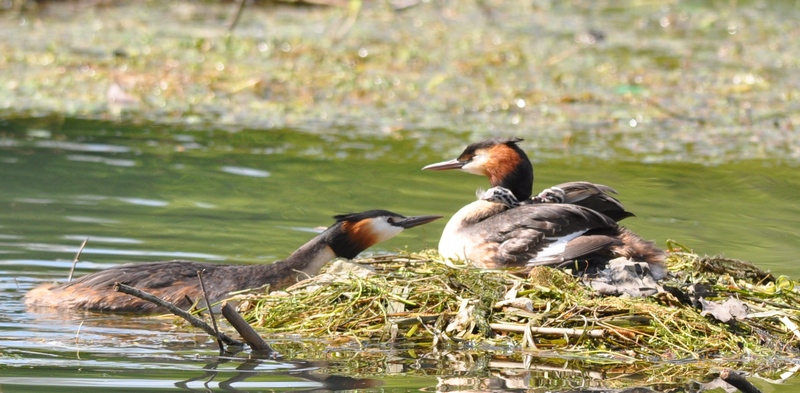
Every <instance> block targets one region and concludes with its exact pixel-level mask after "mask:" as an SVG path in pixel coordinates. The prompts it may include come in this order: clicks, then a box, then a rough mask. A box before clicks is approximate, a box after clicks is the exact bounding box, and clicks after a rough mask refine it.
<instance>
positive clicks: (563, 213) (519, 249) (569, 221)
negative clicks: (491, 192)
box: [481, 204, 617, 265]
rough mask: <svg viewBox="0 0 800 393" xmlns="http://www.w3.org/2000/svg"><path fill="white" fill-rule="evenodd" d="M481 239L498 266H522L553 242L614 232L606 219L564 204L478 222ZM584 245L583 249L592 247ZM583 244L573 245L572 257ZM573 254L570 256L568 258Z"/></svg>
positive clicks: (521, 209) (515, 211) (527, 207)
mask: <svg viewBox="0 0 800 393" xmlns="http://www.w3.org/2000/svg"><path fill="white" fill-rule="evenodd" d="M481 227H482V233H481V235H482V237H483V238H484V239H485V240H486V241H487V243H490V244H493V245H491V246H490V245H487V248H490V249H492V250H494V251H495V252H496V255H495V256H494V259H495V262H497V263H500V264H510V265H519V264H526V263H527V262H528V261H529V260H530V259H533V258H535V257H536V254H538V253H539V252H541V251H542V250H543V249H544V248H545V247H547V246H548V245H550V244H551V243H553V242H554V241H556V239H557V238H559V237H562V236H566V235H569V234H573V233H576V232H583V231H587V230H592V229H599V228H611V229H613V228H617V224H616V223H615V222H614V221H613V220H612V219H610V218H609V217H607V216H605V215H603V214H600V213H597V212H596V211H593V210H590V209H587V208H584V207H581V206H577V205H567V204H538V205H523V206H520V207H517V208H514V209H509V210H507V211H505V212H502V213H500V214H496V215H494V216H491V217H489V218H487V219H486V220H484V221H483V222H482V225H481ZM590 244H591V242H588V241H587V242H586V243H585V246H586V247H585V248H586V249H591V250H595V246H589V245H590ZM582 246H584V244H582V243H577V244H576V247H575V248H574V250H575V253H577V252H579V250H580V249H581V248H583V247H582ZM572 254H574V253H570V255H572ZM578 256H580V255H578Z"/></svg>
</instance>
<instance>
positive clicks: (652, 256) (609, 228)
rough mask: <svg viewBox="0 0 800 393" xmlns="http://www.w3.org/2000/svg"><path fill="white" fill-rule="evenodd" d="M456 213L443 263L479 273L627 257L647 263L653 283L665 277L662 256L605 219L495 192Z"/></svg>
mask: <svg viewBox="0 0 800 393" xmlns="http://www.w3.org/2000/svg"><path fill="white" fill-rule="evenodd" d="M479 198H480V199H479V200H477V201H475V202H472V203H470V204H469V205H466V206H464V207H463V208H461V209H460V210H459V211H458V212H456V213H455V214H454V215H453V217H452V218H451V219H450V221H449V222H448V223H447V225H446V226H445V229H444V231H443V232H442V237H441V239H440V240H439V254H441V256H442V257H445V258H450V259H456V260H467V261H470V262H471V263H472V264H473V265H475V266H477V267H481V268H489V269H495V268H518V269H521V270H523V271H529V270H530V269H532V268H533V267H535V266H559V267H564V266H570V265H573V264H574V263H575V262H579V263H581V264H583V263H584V262H585V263H587V264H588V265H592V266H598V265H604V264H605V262H608V261H609V260H611V259H614V258H617V257H625V258H627V259H629V260H632V261H636V262H647V264H648V265H649V266H650V270H651V272H652V275H653V277H655V278H656V279H660V278H663V277H664V276H665V275H666V268H665V266H664V258H665V255H664V252H663V251H662V250H660V249H659V248H658V247H656V246H655V245H654V244H653V243H652V242H649V241H646V240H643V239H641V238H640V237H639V236H637V235H636V234H634V233H633V232H631V231H629V230H627V229H626V228H623V227H621V226H619V225H618V224H617V223H616V222H615V221H614V220H612V219H611V218H609V217H608V216H606V215H605V214H602V213H598V212H597V211H595V210H592V209H589V208H586V207H583V206H579V205H570V204H559V203H552V204H551V203H540V204H520V203H519V201H518V200H517V199H516V197H515V195H514V193H513V192H511V191H510V190H508V189H506V188H504V187H493V188H491V189H489V190H487V191H486V192H483V193H482V194H480V195H479Z"/></svg>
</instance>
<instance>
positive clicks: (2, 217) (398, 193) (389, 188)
mask: <svg viewBox="0 0 800 393" xmlns="http://www.w3.org/2000/svg"><path fill="white" fill-rule="evenodd" d="M0 126H2V127H1V128H0V184H2V187H0V206H2V207H1V208H0V289H2V291H1V292H0V310H2V312H0V348H1V349H2V354H1V355H0V385H2V386H3V391H14V390H15V386H19V387H24V388H25V389H24V390H30V389H31V385H39V386H42V388H41V389H42V390H48V388H47V386H57V387H67V388H68V387H81V389H82V390H89V389H92V388H93V389H96V390H98V391H106V390H108V389H110V388H114V387H127V388H131V387H135V388H138V389H141V390H151V389H164V388H180V389H205V388H210V389H213V390H222V389H228V388H233V389H242V390H248V389H262V390H263V389H320V388H326V389H331V388H332V389H346V388H352V387H359V386H360V387H370V386H375V385H376V384H382V385H383V387H384V388H392V387H398V388H400V387H402V388H421V387H427V388H430V389H433V388H435V386H436V385H437V384H440V385H442V384H443V385H447V384H448V383H453V384H456V385H466V386H473V385H481V384H487V383H488V384H490V385H491V384H492V383H500V384H506V383H507V382H503V380H502V379H499V380H493V379H483V376H485V374H486V373H487V372H491V371H498V370H506V369H514V368H519V367H521V365H518V364H515V365H513V366H509V365H508V364H503V363H502V362H499V361H497V359H488V360H485V361H481V360H478V361H473V362H467V363H469V364H467V365H466V366H464V364H463V359H461V360H459V361H462V363H459V364H462V366H463V367H466V368H467V370H466V371H465V370H461V371H459V372H456V368H455V367H456V366H454V365H453V364H450V365H446V366H444V368H443V369H439V367H443V366H442V364H440V363H437V362H430V363H426V362H425V361H424V360H420V359H413V357H412V356H410V355H409V353H408V351H407V350H400V349H396V348H395V349H392V348H379V349H380V350H381V351H382V352H381V356H380V357H381V359H383V360H381V361H380V362H377V364H376V365H375V364H372V363H370V362H369V361H365V364H368V365H370V366H374V367H375V368H378V369H381V371H382V372H381V373H379V374H380V375H384V377H382V378H381V380H380V381H373V380H368V379H359V378H355V377H353V376H347V375H343V376H337V377H335V378H333V377H331V376H329V375H325V374H324V373H320V372H319V370H320V369H325V368H326V367H330V366H331V364H333V365H334V366H335V365H336V360H335V358H336V356H334V355H333V353H337V354H339V355H337V356H341V353H345V354H346V355H345V357H347V356H351V355H352V356H355V354H356V353H357V351H356V350H355V349H354V348H352V347H348V348H343V349H336V350H332V351H331V357H332V358H334V360H333V361H332V363H326V364H320V363H313V362H311V363H302V362H293V361H286V362H277V361H273V360H257V359H256V360H247V354H246V353H245V354H239V355H233V356H231V357H224V358H220V357H219V356H217V355H218V354H217V349H216V344H215V343H214V342H213V341H211V340H209V338H208V337H207V336H206V335H204V334H199V333H197V332H195V331H194V330H193V329H190V328H188V327H185V326H176V325H175V324H174V320H173V319H172V318H168V319H161V318H141V317H139V318H129V317H120V316H113V315H112V316H106V315H97V314H82V313H77V314H75V313H61V314H58V313H57V314H54V313H52V312H50V311H42V310H37V311H27V310H25V308H24V306H23V304H22V302H21V298H22V296H23V294H24V293H25V292H26V291H28V290H29V289H30V288H32V287H34V286H35V285H38V284H40V283H43V282H51V281H64V280H65V278H66V276H67V274H68V272H69V269H70V266H71V265H72V259H73V257H74V255H75V253H76V252H77V250H78V248H79V247H80V244H81V243H82V242H83V240H85V239H87V238H88V239H89V241H88V244H87V246H86V248H85V249H84V250H83V252H82V256H81V262H80V263H79V264H78V268H77V270H76V275H83V274H86V273H89V272H92V271H96V270H99V269H103V268H106V267H109V266H113V265H115V264H119V263H123V262H127V261H150V260H162V259H173V258H190V259H196V260H204V261H212V262H226V263H269V262H272V261H275V260H278V259H280V258H281V257H283V256H286V255H288V254H289V253H290V252H291V251H293V250H294V249H295V248H296V247H297V246H299V245H301V244H302V243H304V242H305V241H306V240H308V239H309V238H311V237H312V236H314V233H315V232H316V231H317V230H318V228H319V227H323V226H326V225H328V224H330V223H331V222H332V219H331V216H332V215H334V214H338V213H343V212H351V211H361V210H366V209H373V208H383V209H389V210H392V211H396V212H398V213H402V214H406V215H418V214H442V215H449V214H451V213H453V212H454V211H455V210H457V209H458V208H459V207H461V206H462V205H464V204H466V203H468V202H469V201H471V200H473V199H474V191H475V189H476V188H479V187H486V180H485V179H482V178H479V177H477V176H472V175H468V174H464V173H456V172H453V173H439V172H423V171H421V170H420V168H421V167H422V166H424V165H426V164H429V163H432V162H436V161H441V160H444V159H450V158H453V157H455V156H456V155H457V154H458V153H460V151H461V150H462V149H463V147H464V146H465V145H466V144H467V143H468V142H470V140H469V139H468V138H461V137H460V136H458V134H456V133H448V132H444V131H429V132H421V131H420V132H409V133H408V134H406V135H403V134H397V135H394V137H393V138H379V137H371V138H362V139H357V138H347V137H342V136H336V137H334V136H327V135H326V134H325V133H324V132H319V133H313V134H312V133H308V132H301V131H296V130H270V131H239V132H227V131H200V130H176V129H165V128H159V127H143V128H139V127H124V126H118V125H111V124H104V123H96V122H79V121H67V122H66V123H64V124H61V125H60V126H59V127H53V126H50V125H47V124H45V125H41V124H39V123H37V122H15V123H5V124H2V125H0ZM338 135H341V134H338ZM439 140H448V141H451V140H456V141H457V142H455V143H445V144H442V143H439V142H437V141H439ZM522 147H523V148H525V149H526V150H528V151H529V152H530V153H531V156H532V157H533V158H534V161H536V162H535V164H536V175H537V177H536V180H537V186H536V190H539V189H541V188H544V187H546V186H548V185H553V184H556V183H558V182H562V181H569V180H590V181H594V182H598V183H604V184H607V185H611V186H613V187H615V188H616V189H617V190H618V191H619V192H620V194H621V199H622V200H623V202H625V204H626V207H628V208H629V210H631V211H633V212H635V213H636V214H637V217H635V218H631V219H628V220H626V221H625V225H627V226H628V227H629V228H631V229H633V230H634V231H636V232H638V233H639V234H641V235H642V236H643V237H645V238H649V239H653V240H656V241H657V242H658V243H659V244H660V245H662V246H665V245H666V241H667V240H668V239H673V240H675V241H678V242H680V243H682V244H684V245H686V246H688V247H691V248H694V249H695V251H697V252H699V253H708V254H717V253H724V254H725V255H727V256H729V257H733V258H739V259H745V260H751V261H753V262H755V263H756V264H757V265H758V266H760V267H762V268H764V269H769V270H771V271H773V272H774V273H776V274H786V275H790V276H792V277H798V276H800V268H799V267H798V266H799V265H798V255H800V242H799V241H798V239H800V234H798V224H797V223H798V222H800V206H798V204H797V203H796V195H797V190H798V189H800V172H798V170H797V168H795V167H794V165H793V164H781V163H777V162H739V163H733V164H726V165H720V166H702V165H693V164H677V163H663V164H641V163H636V162H627V161H625V160H617V161H601V160H597V159H586V158H580V157H573V156H570V155H568V154H566V153H564V152H559V151H557V150H546V149H544V148H542V147H539V146H536V143H535V140H533V139H530V140H529V141H526V142H525V143H523V144H522ZM540 152H541V153H542V154H538V153H540ZM444 224H445V220H441V221H439V222H435V223H432V224H429V225H426V226H423V227H419V228H414V229H412V230H409V231H406V232H404V233H403V234H401V235H400V236H398V237H397V238H395V239H393V240H391V241H389V242H386V243H383V244H381V245H379V246H377V247H374V248H373V249H371V250H369V251H368V252H378V253H384V252H394V251H397V250H402V249H408V250H411V251H417V250H422V249H425V248H435V246H436V243H437V241H438V235H439V233H440V232H441V230H442V228H443V226H444ZM387 354H388V355H387ZM387 358H388V359H394V360H386V359H387ZM374 362H375V361H374ZM509 367H510V368H509ZM554 367H556V368H557V366H554ZM426 368H432V369H435V370H437V371H434V372H421V371H420V370H424V369H426ZM544 369H545V370H547V368H546V367H545V368H544ZM412 370H414V372H411V371H412ZM470 370H472V372H470ZM526 372H527V373H529V374H526V375H527V376H528V377H532V375H533V374H530V373H534V372H536V371H526ZM406 374H412V375H413V376H406ZM430 374H438V375H440V377H439V378H437V377H433V376H426V375H430ZM536 375H539V374H536ZM442 376H443V377H442ZM458 376H465V377H464V378H465V379H464V380H455V379H450V380H449V382H448V380H447V377H452V378H455V377H458ZM562 377H564V378H567V379H569V378H572V380H591V376H590V375H589V374H583V373H581V372H578V374H577V375H572V376H568V377H565V376H562ZM487 381H488V382H487ZM530 386H534V385H530ZM487 388H488V387H487ZM501 388H504V389H510V388H512V385H511V384H510V383H508V384H507V385H503V386H501ZM778 389H792V387H791V385H788V386H787V385H783V386H780V387H779V388H778ZM784 391H787V392H788V391H791V390H784Z"/></svg>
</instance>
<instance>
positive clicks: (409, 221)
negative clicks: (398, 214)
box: [392, 216, 442, 229]
mask: <svg viewBox="0 0 800 393" xmlns="http://www.w3.org/2000/svg"><path fill="white" fill-rule="evenodd" d="M440 218H442V216H412V217H406V218H404V219H402V220H400V221H395V222H394V223H392V225H394V226H398V227H401V228H404V229H408V228H413V227H415V226H419V225H422V224H427V223H429V222H431V221H435V220H438V219H440Z"/></svg>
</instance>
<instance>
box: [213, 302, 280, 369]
mask: <svg viewBox="0 0 800 393" xmlns="http://www.w3.org/2000/svg"><path fill="white" fill-rule="evenodd" d="M222 316H223V317H225V319H227V320H228V322H230V324H231V326H233V328H234V329H236V331H237V332H239V335H240V336H242V338H243V339H244V341H245V342H246V343H247V345H249V346H250V348H252V349H253V351H257V352H262V353H264V354H265V355H267V356H268V357H271V358H273V359H276V358H279V357H281V354H280V353H278V351H276V350H274V349H272V347H271V346H269V344H267V342H266V341H264V339H262V338H261V336H259V335H258V333H257V332H256V331H255V330H253V327H252V326H250V324H249V323H247V321H245V320H244V318H242V316H241V315H239V313H238V312H236V309H234V308H233V306H231V305H230V304H228V303H227V302H226V303H223V304H222Z"/></svg>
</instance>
